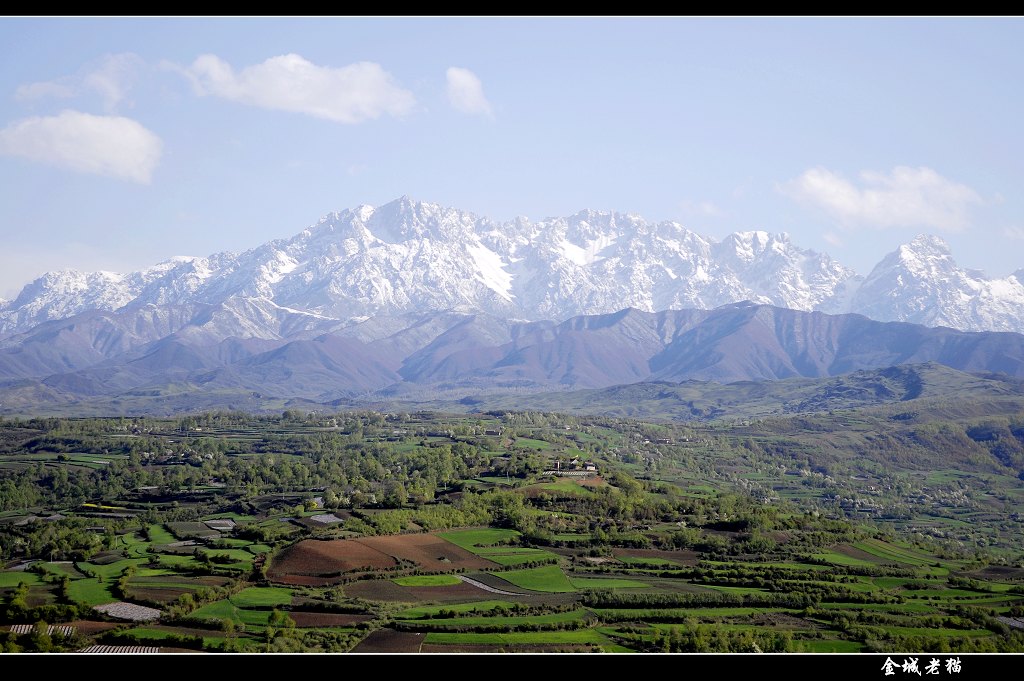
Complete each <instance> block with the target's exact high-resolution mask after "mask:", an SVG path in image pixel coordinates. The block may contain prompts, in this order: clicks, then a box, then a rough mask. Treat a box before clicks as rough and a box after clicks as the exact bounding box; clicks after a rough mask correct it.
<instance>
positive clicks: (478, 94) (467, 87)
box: [445, 66, 492, 116]
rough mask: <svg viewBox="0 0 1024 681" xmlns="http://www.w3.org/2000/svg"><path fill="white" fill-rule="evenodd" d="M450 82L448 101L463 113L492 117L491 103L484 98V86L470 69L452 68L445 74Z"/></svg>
mask: <svg viewBox="0 0 1024 681" xmlns="http://www.w3.org/2000/svg"><path fill="white" fill-rule="evenodd" d="M445 77H446V79H447V80H448V88H447V89H448V101H449V102H450V103H451V105H452V106H453V107H454V108H455V109H456V110H457V111H461V112H462V113H467V114H480V115H483V116H491V115H492V111H491V103H490V102H488V101H487V97H485V96H484V86H483V84H482V83H481V82H480V79H479V78H477V76H476V74H475V73H473V72H472V71H470V70H469V69H463V68H459V67H458V66H452V67H451V68H449V69H448V70H447V71H446V72H445Z"/></svg>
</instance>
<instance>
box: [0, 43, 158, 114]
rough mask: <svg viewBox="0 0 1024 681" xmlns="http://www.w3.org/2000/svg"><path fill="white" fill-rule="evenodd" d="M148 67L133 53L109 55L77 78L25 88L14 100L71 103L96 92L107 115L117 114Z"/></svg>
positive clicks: (75, 76)
mask: <svg viewBox="0 0 1024 681" xmlns="http://www.w3.org/2000/svg"><path fill="white" fill-rule="evenodd" d="M144 65H145V62H144V61H143V60H142V58H141V57H140V56H139V55H137V54H133V53H131V52H124V53H121V54H108V55H104V56H103V57H102V58H101V59H100V60H99V61H98V62H93V63H91V64H89V65H87V66H86V67H84V68H83V69H82V70H81V71H80V72H79V73H78V74H76V75H74V76H64V77H62V78H58V79H56V80H50V81H40V82H38V83H29V84H27V85H21V86H19V87H18V89H17V90H16V91H15V93H14V97H15V99H17V100H18V101H22V102H30V101H35V100H37V99H45V98H47V97H56V98H59V99H68V98H70V97H77V96H79V95H82V94H84V93H86V92H94V93H96V94H98V95H99V96H100V97H102V98H103V106H104V108H105V109H106V110H107V111H114V110H115V109H116V108H117V106H118V104H120V103H121V102H122V101H123V100H124V99H125V97H126V96H127V95H128V91H129V90H130V89H131V87H132V85H133V84H134V82H135V78H136V77H137V75H138V73H139V71H140V70H141V69H142V67H143V66H144Z"/></svg>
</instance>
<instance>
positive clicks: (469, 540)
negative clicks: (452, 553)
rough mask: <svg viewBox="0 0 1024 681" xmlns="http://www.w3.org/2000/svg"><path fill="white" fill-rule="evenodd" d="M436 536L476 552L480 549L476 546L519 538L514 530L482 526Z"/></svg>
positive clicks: (490, 544)
mask: <svg viewBox="0 0 1024 681" xmlns="http://www.w3.org/2000/svg"><path fill="white" fill-rule="evenodd" d="M438 536H440V537H442V538H443V539H446V540H447V541H450V542H451V543H453V544H455V545H456V546H461V547H462V548H464V549H466V550H467V551H473V552H474V553H476V552H478V551H479V550H480V548H478V547H490V546H493V545H494V544H498V543H501V542H504V541H514V540H516V539H518V538H519V533H518V532H516V531H515V530H503V529H498V528H492V527H483V528H474V529H471V530H459V531H456V532H440V533H439V534H438Z"/></svg>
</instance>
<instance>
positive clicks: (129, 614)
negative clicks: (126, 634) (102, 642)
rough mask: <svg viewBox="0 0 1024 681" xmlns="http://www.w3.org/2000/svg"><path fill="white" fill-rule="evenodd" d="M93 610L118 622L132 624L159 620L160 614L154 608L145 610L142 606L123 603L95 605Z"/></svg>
mask: <svg viewBox="0 0 1024 681" xmlns="http://www.w3.org/2000/svg"><path fill="white" fill-rule="evenodd" d="M94 610H96V611H97V612H102V613H103V614H104V615H109V616H111V617H115V618H117V619H119V620H131V621H132V622H150V621H152V620H156V619H160V614H161V613H160V611H159V610H156V609H154V608H147V607H146V606H144V605H137V604H135V603H125V602H123V601H118V602H116V603H106V604H103V605H97V606H96V607H95V608H94Z"/></svg>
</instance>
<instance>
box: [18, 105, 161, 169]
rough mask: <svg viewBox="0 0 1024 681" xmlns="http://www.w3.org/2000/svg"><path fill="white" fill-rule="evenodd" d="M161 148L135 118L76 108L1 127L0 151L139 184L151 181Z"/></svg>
mask: <svg viewBox="0 0 1024 681" xmlns="http://www.w3.org/2000/svg"><path fill="white" fill-rule="evenodd" d="M162 149H163V143H162V142H161V141H160V138H159V137H157V136H156V135H155V134H153V133H152V132H150V131H149V130H147V129H146V128H144V127H143V126H142V125H141V124H139V123H138V122H137V121H134V120H132V119H130V118H124V117H122V116H94V115H92V114H87V113H82V112H80V111H71V110H67V111H62V112H61V113H60V114H58V115H57V116H34V117H32V118H24V119H22V120H20V121H15V122H13V123H11V124H10V125H8V126H7V127H6V128H4V129H3V130H0V154H2V155H5V156H20V157H22V158H27V159H30V160H32V161H36V162H39V163H46V164H49V165H53V166H57V167H60V168H67V169H69V170H75V171H78V172H81V173H93V174H96V175H106V176H109V177H115V178H118V179H121V180H130V181H132V182H139V183H141V184H149V181H150V178H151V177H152V175H153V170H154V169H155V168H156V166H157V164H158V163H159V162H160V154H161V152H162Z"/></svg>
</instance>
